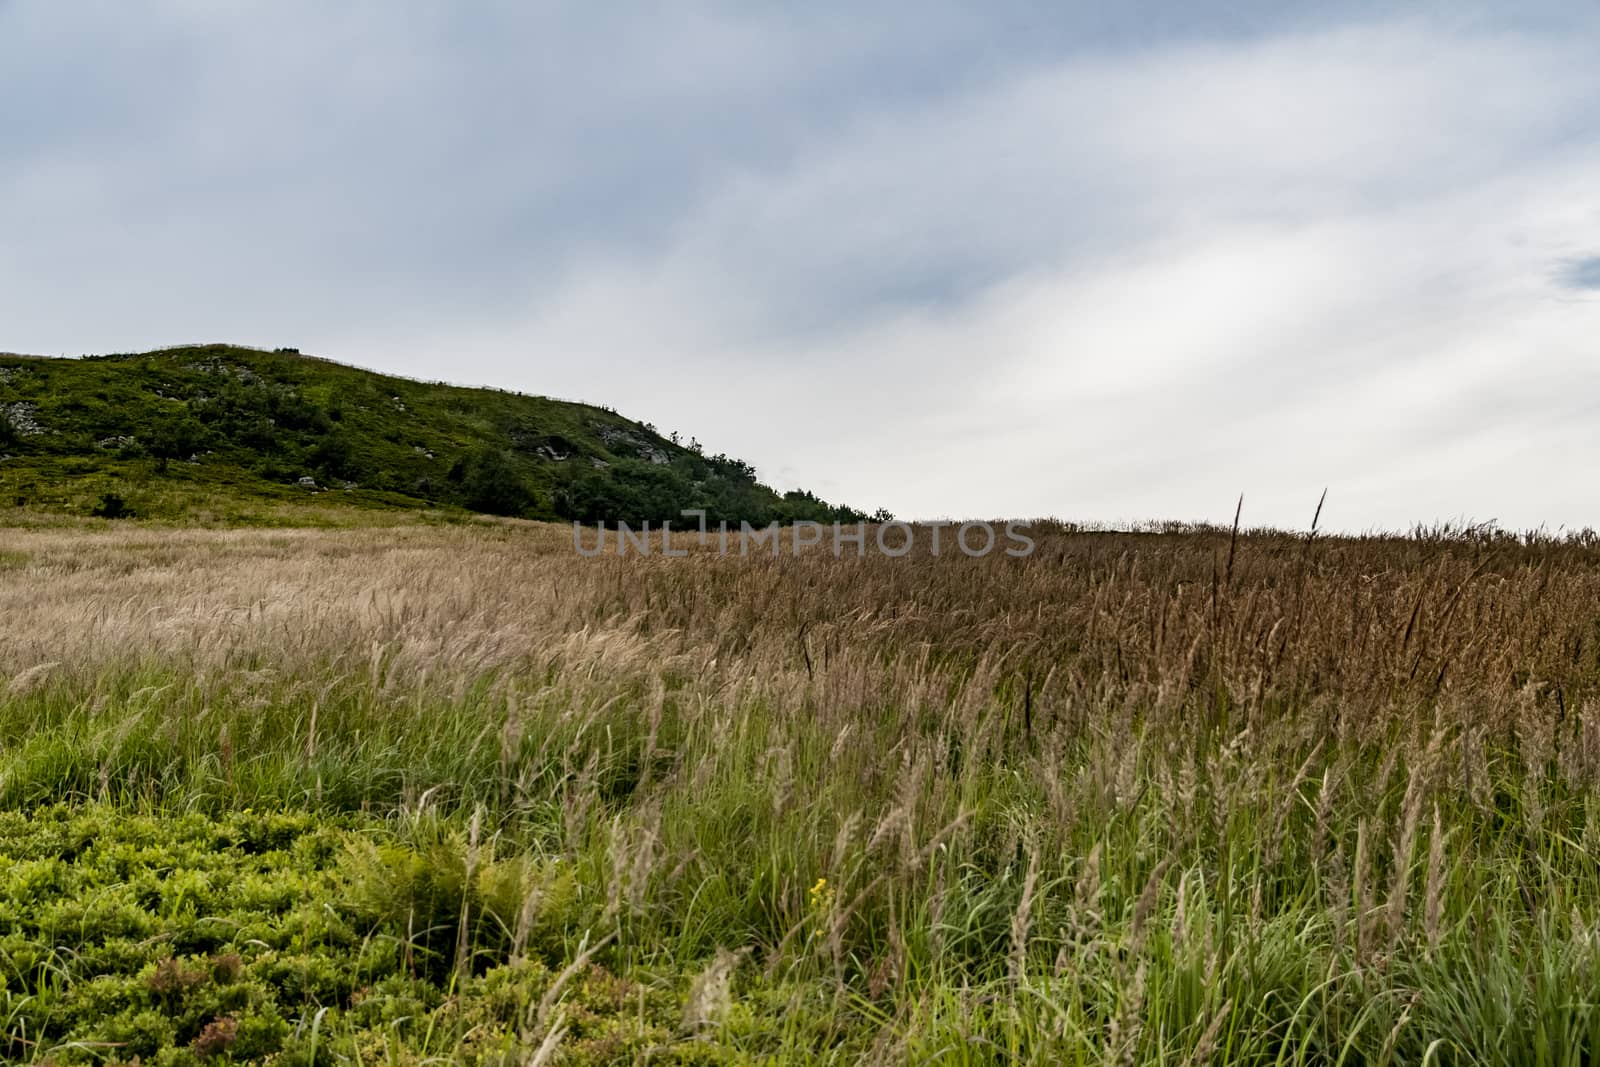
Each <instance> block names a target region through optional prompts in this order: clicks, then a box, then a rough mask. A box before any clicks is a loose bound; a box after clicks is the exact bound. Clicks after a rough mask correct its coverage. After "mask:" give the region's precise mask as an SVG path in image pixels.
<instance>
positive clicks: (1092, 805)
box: [0, 522, 1600, 1065]
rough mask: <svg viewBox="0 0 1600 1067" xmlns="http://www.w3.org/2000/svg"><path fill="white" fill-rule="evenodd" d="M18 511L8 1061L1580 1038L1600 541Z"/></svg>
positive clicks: (1594, 762)
mask: <svg viewBox="0 0 1600 1067" xmlns="http://www.w3.org/2000/svg"><path fill="white" fill-rule="evenodd" d="M1034 532H1035V536H1036V537H1037V538H1038V541H1039V548H1038V550H1037V551H1036V552H1035V553H1034V554H1033V555H1032V556H1030V557H1028V558H1025V559H1014V558H1010V557H1007V556H1005V555H1004V554H998V553H997V554H994V555H991V556H987V557H984V558H981V559H974V558H969V557H966V556H964V555H960V554H955V555H951V554H948V553H947V554H945V555H942V556H940V557H938V558H933V557H931V556H929V555H927V554H925V553H918V554H913V555H912V556H908V557H906V558H901V559H891V558H884V557H870V556H869V557H868V558H865V559H857V558H854V557H850V556H846V557H845V558H842V559H839V558H835V557H834V556H833V555H832V554H830V553H828V552H826V551H823V552H814V553H810V554H808V555H806V556H804V557H803V558H800V559H793V558H782V559H772V558H770V557H760V558H744V559H741V558H737V557H735V558H721V557H719V556H717V555H715V554H713V553H711V552H697V553H691V554H690V555H689V556H688V557H687V558H682V559H664V558H660V557H654V558H648V559H641V558H638V557H637V556H630V557H626V558H618V557H616V556H614V555H611V556H602V557H599V558H592V559H590V558H580V557H579V556H578V555H577V554H576V553H575V552H574V551H573V547H572V539H571V532H570V530H568V529H565V528H562V527H556V526H544V525H538V524H531V523H509V522H508V523H500V524H488V523H481V524H447V525H441V524H427V523H416V524H412V525H405V526H392V527H384V526H373V525H353V526H350V527H344V528H341V527H330V528H324V529H305V528H302V529H248V530H245V529H159V528H154V527H142V526H137V525H130V524H125V523H124V524H111V523H100V524H94V525H85V526H81V527H74V528H68V527H62V528H51V527H48V526H38V525H36V526H29V527H22V526H18V527H14V528H11V529H8V530H6V531H5V532H4V537H3V539H0V737H3V739H4V741H3V747H0V861H3V862H0V1019H3V1027H0V1058H4V1059H7V1060H11V1061H21V1062H37V1063H45V1062H49V1063H62V1064H65V1063H77V1062H132V1061H135V1060H138V1061H139V1062H142V1063H147V1064H148V1063H196V1062H208V1061H212V1060H217V1059H229V1058H231V1059H232V1060H234V1061H253V1060H257V1059H265V1058H275V1062H278V1063H283V1064H309V1063H365V1064H379V1063H384V1064H387V1063H422V1062H451V1061H467V1062H491V1063H501V1062H504V1063H536V1064H556V1063H568V1064H599V1063H614V1062H622V1063H627V1062H649V1063H658V1064H670V1063H707V1064H710V1063H752V1064H753V1063H811V1062H826V1063H860V1062H870V1063H901V1062H914V1063H924V1062H928V1063H951V1064H968V1063H1013V1062H1031V1063H1041V1064H1045V1063H1050V1064H1054V1063H1065V1064H1091V1063H1092V1064H1164V1065H1178V1064H1204V1063H1211V1064H1224V1063H1245V1064H1337V1063H1343V1064H1381V1063H1388V1064H1420V1063H1426V1064H1467V1063H1485V1064H1524V1063H1527V1064H1549V1065H1577V1064H1592V1063H1595V1062H1596V1061H1597V1058H1600V864H1597V857H1600V703H1597V700H1600V548H1596V547H1595V546H1593V545H1592V544H1590V543H1588V542H1587V541H1570V542H1566V543H1560V544H1557V543H1549V542H1538V541H1535V542H1533V543H1526V542H1523V541H1518V540H1516V539H1512V538H1506V537H1494V536H1487V535H1483V534H1481V533H1475V532H1472V531H1457V532H1450V531H1444V532H1439V533H1436V534H1429V533H1426V532H1422V533H1418V534H1417V535H1415V536H1412V537H1408V538H1368V539H1327V540H1322V539H1319V540H1316V541H1310V540H1308V539H1306V538H1296V537H1291V536H1288V535H1281V534H1269V533H1260V534H1245V535H1242V536H1240V537H1238V538H1237V540H1235V539H1234V538H1232V537H1231V536H1230V534H1229V532H1228V531H1225V530H1224V531H1212V530H1187V531H1183V530H1180V531H1171V532H1165V533H1160V534H1154V533H1089V532H1078V531H1071V530H1066V529H1060V528H1048V529H1046V528H1038V527H1036V528H1035V531H1034Z"/></svg>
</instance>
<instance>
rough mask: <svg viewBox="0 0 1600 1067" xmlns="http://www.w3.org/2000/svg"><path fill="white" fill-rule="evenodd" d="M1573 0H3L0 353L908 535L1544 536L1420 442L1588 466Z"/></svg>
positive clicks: (1581, 82) (1513, 500) (1580, 113)
mask: <svg viewBox="0 0 1600 1067" xmlns="http://www.w3.org/2000/svg"><path fill="white" fill-rule="evenodd" d="M669 10H670V13H668V12H669ZM1597 17H1600V16H1596V15H1595V14H1593V13H1590V12H1588V11H1586V10H1584V9H1582V8H1579V7H1578V6H1576V5H1570V4H1561V3H1554V2H1549V3H1546V2H1536V3H1531V4H1520V5H1510V4H1504V5H1502V4H1490V3H1465V4H1448V5H1446V4H1442V3H1431V4H1415V5H1409V6H1407V7H1406V8H1405V9H1404V10H1403V11H1397V9H1396V8H1395V6H1394V5H1390V4H1379V3H1365V2H1356V3H1343V4H1331V5H1304V6H1301V7H1298V8H1296V7H1295V6H1293V5H1283V4H1278V3H1267V2H1265V0H1261V2H1254V0H1252V2H1239V0H1234V2H1226V0H1208V2H1204V3H1183V4H1178V3H1172V4H1143V5H1136V4H1121V5H1109V4H1081V5H1066V6H1063V5H1057V4H1045V3H1025V2H1020V0H1011V2H1002V3H997V4H993V5H985V6H984V7H982V8H981V9H980V8H977V7H974V6H972V5H968V4H963V3H958V2H955V0H940V2H930V3H910V2H905V3H891V4H887V5H873V6H872V7H871V8H870V11H869V13H867V14H863V9H861V8H859V7H857V6H853V5H852V6H846V5H830V4H811V5H803V6H795V5H789V6H766V7H757V6H753V5H745V4H737V5H736V4H731V3H730V4H711V3H707V4H698V5H689V6H679V7H675V8H672V9H659V10H657V9H649V10H646V9H636V10H634V11H631V12H630V13H629V14H628V15H627V16H626V17H621V16H618V15H617V14H616V13H615V11H614V10H605V9H601V8H598V7H595V6H593V5H578V4H570V5H562V4H555V5H524V4H516V3H510V2H504V3H486V4H477V5H472V6H471V7H440V6H438V5H432V4H424V3H392V4H391V3H382V4H380V3H377V2H375V0H367V2H355V3H351V4H346V5H341V6H339V7H337V8H329V7H328V6H326V5H321V4H313V3H310V2H309V0H286V2H281V3H274V4H267V3H247V4H241V5H229V6H228V7H227V9H226V10H225V11H224V10H223V9H220V8H211V7H208V6H206V5H201V4H196V3H193V2H190V0H159V2H157V0H151V2H146V3H128V4H109V3H108V4H104V5H101V6H100V7H99V8H97V9H96V10H95V11H94V12H93V17H92V18H91V17H89V16H87V15H85V14H84V13H83V11H82V10H81V9H79V10H74V9H73V8H71V7H69V6H68V5H59V4H49V3H46V2H44V0H31V2H29V0H23V2H13V3H10V4H0V131H3V133H0V321H3V322H4V323H5V324H6V331H7V332H6V335H5V336H4V337H0V347H6V348H22V349H25V350H35V351H49V352H59V351H63V350H65V351H105V350H110V349H122V348H129V347H143V346H148V345H154V344H158V343H164V342H170V341H177V340H190V339H213V338H215V339H233V340H239V341H244V342H255V343H263V344H280V343H287V344H295V345H297V346H299V347H301V348H302V349H304V350H306V351H315V352H319V353H321V354H325V355H329V356H332V357H335V358H345V359H350V360H354V361H357V362H360V363H363V364H365V365H369V366H375V367H380V368H385V369H392V370H397V371H400V372H402V373H410V374H415V375H418V376H422V377H441V376H442V377H450V378H455V379H461V380H466V381H471V382H478V383H485V384H499V385H507V386H511V387H515V388H522V389H526V390H530V391H536V392H549V393H555V394H557V395H565V396H578V397H583V398H586V399H590V400H596V401H600V402H604V403H610V404H613V405H615V406H617V407H619V408H621V409H622V410H624V411H627V412H628V413H630V414H633V415H636V416H638V417H641V418H649V419H652V420H653V421H656V422H657V423H660V424H662V425H667V426H677V427H679V428H681V429H684V430H685V431H688V432H693V433H695V434H696V435H697V436H698V437H700V439H701V440H704V441H706V442H708V444H709V445H711V447H713V448H715V449H727V450H728V451H730V452H733V453H735V454H740V455H743V456H746V457H747V458H750V459H752V460H754V461H756V462H757V464H758V465H759V466H761V467H763V468H764V469H766V470H768V471H776V472H785V471H792V472H793V478H794V480H795V481H798V482H799V483H801V484H806V485H811V486H818V487H822V488H825V489H828V490H829V491H830V492H833V493H835V494H836V495H843V496H845V497H846V498H847V499H849V500H851V501H852V502H855V503H858V504H864V505H869V506H871V505H876V504H879V503H883V504H887V505H889V506H891V507H893V508H895V509H896V510H899V511H901V512H904V513H908V514H939V513H953V514H962V513H989V514H997V513H1001V512H1006V513H1038V512H1049V511H1056V512H1061V513H1071V514H1077V515H1085V516H1088V517H1095V516H1098V517H1104V518H1119V517H1120V518H1131V517H1139V516H1141V515H1151V514H1175V515H1178V516H1179V517H1202V516H1204V515H1206V514H1210V513H1213V512H1219V511H1224V510H1226V509H1227V508H1228V507H1229V506H1230V504H1231V499H1232V495H1233V494H1234V493H1235V492H1237V491H1238V490H1239V489H1241V488H1242V489H1245V490H1246V491H1247V492H1251V497H1250V499H1251V500H1252V502H1253V506H1254V507H1255V508H1256V509H1258V510H1256V511H1255V512H1254V513H1255V515H1256V518H1257V519H1258V520H1272V521H1283V522H1293V521H1298V520H1300V519H1301V518H1302V517H1303V516H1302V514H1301V513H1302V512H1303V511H1305V510H1307V506H1306V505H1305V502H1304V500H1303V498H1304V497H1305V495H1306V493H1307V492H1310V491H1311V490H1309V489H1307V488H1306V485H1305V484H1302V483H1311V484H1314V487H1315V488H1317V489H1320V486H1321V485H1322V484H1332V485H1333V487H1334V492H1333V494H1332V495H1331V497H1330V500H1331V501H1333V502H1335V503H1339V504H1340V506H1341V507H1343V508H1344V509H1345V510H1344V511H1343V514H1344V515H1345V516H1346V518H1347V520H1348V521H1349V522H1350V523H1352V524H1355V525H1364V524H1367V523H1371V522H1381V523H1389V524H1397V523H1402V522H1404V521H1407V520H1409V519H1410V518H1413V517H1426V515H1423V516H1418V515H1415V514H1413V513H1411V512H1410V511H1408V510H1406V509H1408V508H1412V507H1415V508H1421V509H1427V510H1431V511H1433V512H1435V513H1441V514H1443V513H1449V514H1453V513H1456V512H1458V511H1463V510H1472V509H1473V508H1475V507H1479V506H1482V507H1484V508H1489V509H1493V510H1495V511H1496V512H1497V513H1499V514H1501V515H1502V516H1503V517H1508V518H1509V517H1511V516H1513V515H1516V514H1526V515H1528V516H1530V517H1533V518H1536V519H1538V518H1549V519H1552V520H1554V521H1561V520H1566V519H1568V518H1570V516H1568V515H1566V514H1545V513H1542V512H1540V511H1539V510H1538V509H1539V508H1542V507H1544V506H1545V505H1546V504H1547V503H1548V501H1549V499H1550V495H1549V493H1548V492H1546V491H1545V490H1544V489H1542V488H1540V487H1541V486H1543V485H1547V484H1555V483H1553V482H1547V481H1544V480H1541V479H1539V478H1532V479H1530V478H1527V477H1524V476H1522V475H1520V474H1518V475H1509V474H1508V475H1506V476H1505V477H1504V478H1503V480H1502V481H1500V482H1495V483H1493V484H1490V485H1488V486H1487V488H1482V490H1481V492H1482V496H1480V497H1476V498H1474V497H1472V496H1471V494H1472V493H1474V492H1476V491H1478V490H1477V489H1475V487H1474V486H1473V485H1472V484H1471V483H1470V476H1475V475H1474V474H1473V472H1468V473H1463V472H1462V471H1461V470H1459V469H1457V468H1456V467H1453V466H1452V462H1451V461H1452V458H1453V454H1452V453H1451V452H1450V451H1449V450H1450V449H1454V450H1455V453H1454V455H1465V454H1468V453H1470V452H1471V451H1472V449H1474V448H1480V447H1482V448H1488V447H1489V444H1487V443H1493V445H1494V448H1495V449H1497V450H1498V451H1496V452H1494V453H1493V456H1499V455H1502V454H1508V453H1510V452H1514V451H1515V448H1514V447H1512V445H1515V444H1516V442H1517V441H1519V440H1520V441H1523V442H1535V443H1538V442H1545V443H1547V444H1548V443H1549V442H1550V441H1552V440H1555V441H1557V442H1565V443H1566V444H1567V449H1566V451H1565V452H1563V453H1561V455H1562V456H1563V457H1566V458H1563V459H1562V460H1561V462H1566V461H1567V459H1569V458H1570V457H1572V456H1587V457H1589V458H1590V459H1595V460H1600V444H1597V443H1595V442H1590V441H1588V440H1587V438H1583V437H1582V434H1583V429H1582V427H1583V425H1584V419H1585V417H1586V416H1585V413H1584V412H1582V411H1581V410H1577V409H1576V408H1574V406H1573V405H1572V404H1571V403H1565V402H1559V401H1561V398H1562V397H1563V396H1565V397H1570V396H1573V395H1576V393H1577V392H1580V391H1587V392H1592V391H1593V390H1592V386H1593V385H1594V384H1596V383H1594V382H1592V381H1591V377H1592V375H1590V374H1589V372H1587V371H1585V370H1584V368H1585V367H1586V366H1587V364H1586V363H1584V362H1583V356H1582V352H1581V345H1579V343H1578V342H1577V341H1576V340H1575V338H1580V337H1586V336H1592V332H1593V325H1594V323H1593V321H1592V320H1591V319H1590V318H1588V317H1587V316H1590V315H1592V314H1593V304H1592V302H1586V301H1565V302H1562V301H1557V300H1550V299H1549V297H1550V264H1551V263H1552V262H1560V263H1563V264H1568V266H1567V267H1564V268H1563V273H1561V274H1560V275H1559V279H1560V280H1561V282H1562V284H1563V285H1565V286H1566V287H1568V288H1574V287H1583V286H1589V287H1593V286H1594V285H1595V284H1596V283H1594V282H1592V281H1585V280H1584V279H1588V278H1590V277H1591V275H1590V273H1587V272H1590V271H1594V270H1596V269H1597V268H1595V267H1594V262H1595V261H1593V260H1591V259H1583V258H1578V259H1574V258H1573V257H1574V255H1577V256H1579V257H1582V256H1583V255H1586V254H1588V252H1589V250H1590V249H1592V248H1595V247H1600V214H1597V213H1596V210H1595V200H1594V194H1593V192H1592V190H1593V189H1594V188H1596V187H1597V183H1596V181H1595V178H1596V175H1597V174H1600V167H1597V158H1600V122H1597V120H1596V118H1595V116H1594V113H1593V109H1592V107H1590V106H1589V104H1590V101H1592V100H1593V99H1594V98H1595V96H1596V95H1597V94H1600V70H1596V69H1594V68H1593V64H1592V55H1593V54H1594V51H1595V50H1596V47H1597V42H1600V32H1597V23H1596V19H1597ZM1464 86H1471V87H1472V91H1470V92H1466V91H1463V87H1464ZM1584 264H1588V266H1584ZM1519 363H1520V365H1521V366H1523V367H1526V368H1530V369H1529V370H1527V371H1518V372H1516V373H1515V374H1514V373H1513V370H1512V368H1513V367H1515V366H1517V365H1518V364H1519ZM1518 374H1520V375H1521V376H1520V377H1518V376H1517V375H1518ZM1511 386H1515V387H1511ZM1553 400H1554V401H1558V402H1555V403H1552V401H1553ZM1519 435H1520V436H1519ZM1508 442H1510V443H1511V444H1509V445H1508ZM1516 447H1532V446H1524V445H1516ZM1396 457H1400V459H1396ZM1401 460H1403V461H1404V462H1401ZM1493 461H1494V462H1500V460H1499V459H1494V460H1493ZM1385 464H1388V465H1390V466H1395V467H1396V468H1397V469H1400V470H1401V473H1399V474H1396V475H1395V477H1394V478H1391V479H1388V480H1385V476H1384V475H1383V473H1382V471H1383V470H1384V468H1385ZM1407 464H1410V466H1407ZM1430 465H1431V466H1430ZM1557 466H1559V463H1558V464H1557ZM1413 468H1414V469H1413ZM1427 469H1431V470H1433V471H1435V472H1436V475H1437V476H1436V477H1434V478H1433V480H1432V481H1431V482H1430V483H1428V484H1429V486H1431V487H1430V488H1427V489H1426V490H1425V491H1417V490H1416V484H1417V482H1418V479H1419V478H1421V475H1419V474H1417V473H1416V472H1417V471H1422V470H1427ZM1486 469H1487V468H1486ZM830 483H831V484H830ZM1341 485H1342V486H1343V487H1345V489H1346V490H1347V491H1348V494H1349V495H1341V492H1340V486H1341ZM1397 486H1401V487H1403V489H1402V488H1396V487H1397ZM1253 490H1254V491H1253ZM1541 493H1543V494H1544V495H1540V494H1541ZM1408 494H1409V495H1408ZM1480 500H1484V501H1487V503H1483V504H1481V505H1480V504H1479V503H1478V501H1480ZM1441 509H1442V510H1441ZM1518 509H1521V510H1520V511H1519V510H1518ZM1336 513H1337V512H1336ZM1230 514H1231V513H1230ZM1594 518H1595V520H1596V521H1600V516H1595V517H1594Z"/></svg>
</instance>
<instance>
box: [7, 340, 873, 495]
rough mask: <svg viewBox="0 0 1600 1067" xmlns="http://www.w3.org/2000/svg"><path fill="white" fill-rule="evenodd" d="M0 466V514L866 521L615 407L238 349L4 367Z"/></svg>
mask: <svg viewBox="0 0 1600 1067" xmlns="http://www.w3.org/2000/svg"><path fill="white" fill-rule="evenodd" d="M0 456H3V457H4V459H3V460H0V504H4V505H7V506H21V507H28V508H42V509H45V510H53V511H63V512H76V513H79V514H83V513H88V512H91V511H96V510H98V511H101V512H103V513H104V512H107V511H108V510H109V512H110V513H111V514H112V517H116V516H117V515H119V514H122V513H132V514H136V515H142V516H147V517H178V516H185V515H193V514H195V513H196V512H197V511H198V510H200V509H203V508H211V509H222V510H223V511H227V510H228V509H230V508H237V507H238V505H240V504H241V503H246V504H257V505H282V504H299V503H310V502H313V501H316V502H320V503H323V504H326V503H328V502H329V501H330V500H336V501H337V502H338V503H340V504H344V505H355V506H369V507H411V508H429V507H433V508H444V509H458V508H464V509H470V510H473V511H479V512H489V513H492V514H497V515H512V516H519V517H524V518H564V519H567V518H569V519H579V520H582V521H586V522H592V521H597V520H609V521H618V520H621V521H627V522H631V523H634V524H635V525H637V524H638V523H640V522H642V521H646V520H652V521H656V522H659V521H661V520H663V519H677V518H678V517H679V513H680V512H681V511H682V510H683V509H685V508H704V509H705V510H706V511H707V512H708V514H709V516H710V518H711V520H712V521H717V520H720V519H725V520H728V521H730V522H735V523H737V522H739V521H748V522H751V523H755V524H765V523H768V522H771V521H779V522H788V521H793V520H795V519H814V520H817V521H824V522H826V521H833V520H835V519H842V520H845V521H850V520H852V519H854V518H856V517H858V516H857V514H856V513H855V512H853V511H851V510H850V509H848V508H834V507H831V506H829V505H827V504H825V503H824V502H822V501H821V500H818V499H817V498H816V497H814V496H812V495H811V494H809V493H805V492H790V493H787V494H779V493H777V492H775V491H773V490H772V489H770V488H768V487H767V486H765V485H763V484H761V483H760V482H758V481H757V480H756V474H755V471H754V469H753V468H751V467H750V466H749V465H748V464H745V463H742V462H740V461H739V460H736V459H732V458H729V457H728V456H725V455H706V454H705V453H704V452H703V450H702V449H701V448H700V447H699V445H698V444H697V443H695V442H694V441H693V440H692V439H691V441H690V442H689V443H688V444H687V445H685V444H682V443H679V442H678V441H677V440H676V435H672V436H663V435H662V434H660V433H658V432H657V431H656V430H655V429H654V428H653V427H651V426H649V425H645V424H641V423H637V422H633V421H631V420H629V419H626V418H624V417H622V416H621V415H618V414H617V413H616V412H614V411H610V410H607V409H605V408H599V407H592V406H590V405H586V404H578V403H571V402H567V401H560V400H551V399H548V398H545V397H538V396H526V395H523V394H519V393H511V392H504V391H499V390H494V389H472V388H462V387H458V386H451V385H444V384H437V383H427V382H418V381H412V380H409V379H405V378H397V377H392V376H388V375H382V374H377V373H374V372H371V371H367V370H361V369H358V368H355V367H349V366H344V365H342V364H338V363H333V362H330V361H328V360H323V359H317V358H314V357H309V356H303V355H300V354H299V353H296V352H290V351H278V352H264V351H260V350H256V349H248V348H239V347H235V346H230V345H210V346H202V347H189V348H174V349H168V350H164V351H157V352H147V353H140V354H130V355H113V356H101V357H90V358H84V359H45V358H38V357H24V356H4V355H0ZM119 502H120V503H119Z"/></svg>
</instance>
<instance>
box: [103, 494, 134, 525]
mask: <svg viewBox="0 0 1600 1067" xmlns="http://www.w3.org/2000/svg"><path fill="white" fill-rule="evenodd" d="M132 515H133V509H132V508H130V507H128V502H127V501H126V500H124V499H122V496H121V495H120V494H118V493H102V494H101V495H100V503H98V504H96V505H95V508H94V516H95V517H96V518H99V519H126V518H130V517H132Z"/></svg>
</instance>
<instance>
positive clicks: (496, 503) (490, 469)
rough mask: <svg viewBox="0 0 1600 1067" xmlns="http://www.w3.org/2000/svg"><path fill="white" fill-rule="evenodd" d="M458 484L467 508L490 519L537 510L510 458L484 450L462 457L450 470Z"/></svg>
mask: <svg viewBox="0 0 1600 1067" xmlns="http://www.w3.org/2000/svg"><path fill="white" fill-rule="evenodd" d="M450 479H451V480H452V481H457V482H460V483H461V491H462V493H463V494H464V496H465V499H466V503H467V506H468V507H470V508H472V509H473V510H475V511H482V512H487V513H488V514H490V515H510V516H513V517H518V518H521V517H526V516H528V515H529V514H531V513H534V512H536V511H537V510H538V508H537V504H536V502H535V500H534V496H533V493H532V492H530V491H529V489H528V485H527V483H526V482H525V481H524V480H523V478H522V474H521V473H520V472H519V471H518V470H517V466H516V463H515V462H514V461H513V459H512V458H511V456H510V454H509V453H507V452H505V451H503V450H501V449H497V448H484V449H479V450H476V451H474V452H471V453H469V454H467V455H466V456H463V457H462V458H461V460H460V461H458V462H457V464H456V465H455V466H454V467H452V468H451V470H450Z"/></svg>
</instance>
